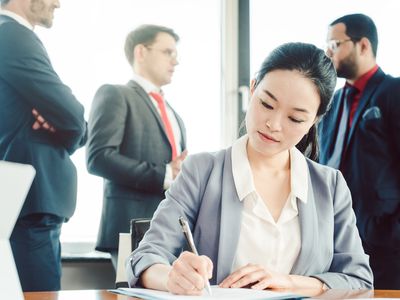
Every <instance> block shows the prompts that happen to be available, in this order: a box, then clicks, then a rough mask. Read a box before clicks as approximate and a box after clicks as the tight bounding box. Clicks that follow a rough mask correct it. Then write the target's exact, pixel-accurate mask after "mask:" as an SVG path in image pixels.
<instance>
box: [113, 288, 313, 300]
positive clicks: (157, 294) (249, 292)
mask: <svg viewBox="0 0 400 300" xmlns="http://www.w3.org/2000/svg"><path fill="white" fill-rule="evenodd" d="M109 291H110V292H113V293H118V294H123V295H128V296H133V297H138V298H142V299H145V300H169V299H182V300H186V299H188V300H199V299H218V300H225V299H226V300H228V299H229V300H231V299H240V300H246V299H248V300H257V299H302V298H306V297H302V296H299V295H294V294H290V293H281V292H274V291H268V290H262V291H260V290H253V289H233V288H231V289H225V288H220V287H218V286H217V285H214V286H211V291H212V296H210V295H208V294H207V292H206V291H204V292H203V295H201V296H182V295H174V294H171V293H169V292H162V291H155V290H150V289H141V288H119V289H115V290H109Z"/></svg>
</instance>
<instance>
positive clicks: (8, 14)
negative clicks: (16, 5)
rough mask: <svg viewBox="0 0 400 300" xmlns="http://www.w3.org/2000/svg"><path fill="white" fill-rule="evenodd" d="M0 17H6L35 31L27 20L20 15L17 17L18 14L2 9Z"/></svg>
mask: <svg viewBox="0 0 400 300" xmlns="http://www.w3.org/2000/svg"><path fill="white" fill-rule="evenodd" d="M0 15H5V16H8V17H10V18H13V19H14V20H15V21H17V22H18V23H19V24H21V25H23V26H25V27H26V28H28V29H29V30H33V26H32V24H31V23H29V22H28V21H27V20H26V19H24V18H23V17H21V16H20V15H17V14H16V13H14V12H12V11H9V10H6V9H0Z"/></svg>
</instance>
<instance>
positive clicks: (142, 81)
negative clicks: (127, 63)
mask: <svg viewBox="0 0 400 300" xmlns="http://www.w3.org/2000/svg"><path fill="white" fill-rule="evenodd" d="M132 79H133V80H134V81H136V82H137V83H138V84H139V85H140V86H141V87H142V88H143V89H144V90H145V91H146V93H147V94H148V93H150V92H156V93H161V90H160V89H159V88H158V87H157V86H156V85H155V84H153V83H152V82H150V81H149V80H147V79H146V78H144V77H142V76H140V75H139V74H137V73H135V72H134V73H133V77H132Z"/></svg>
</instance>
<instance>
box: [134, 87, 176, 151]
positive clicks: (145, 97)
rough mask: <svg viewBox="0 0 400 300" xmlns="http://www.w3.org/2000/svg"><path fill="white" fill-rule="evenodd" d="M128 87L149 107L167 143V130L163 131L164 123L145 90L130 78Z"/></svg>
mask: <svg viewBox="0 0 400 300" xmlns="http://www.w3.org/2000/svg"><path fill="white" fill-rule="evenodd" d="M127 85H128V86H129V87H130V88H133V89H134V90H135V91H136V92H137V93H138V94H139V95H140V96H141V97H142V99H143V102H144V103H145V104H146V105H147V107H148V108H149V109H150V111H151V113H152V114H153V115H154V117H155V118H156V120H157V123H158V125H159V126H160V128H161V130H162V132H163V136H164V138H165V139H166V142H167V143H168V145H169V140H168V135H167V132H166V131H165V127H164V123H163V121H162V119H161V116H160V114H159V113H158V111H157V109H156V108H155V107H154V104H153V103H152V102H151V99H150V96H149V95H147V93H146V91H145V90H144V89H143V88H142V87H141V86H140V85H139V84H137V83H136V82H135V81H133V80H131V81H129V82H128V84H127Z"/></svg>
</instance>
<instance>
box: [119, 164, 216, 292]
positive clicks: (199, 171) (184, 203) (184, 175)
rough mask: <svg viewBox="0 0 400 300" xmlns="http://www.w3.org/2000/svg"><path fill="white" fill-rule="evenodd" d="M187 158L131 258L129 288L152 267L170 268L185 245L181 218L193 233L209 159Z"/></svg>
mask: <svg viewBox="0 0 400 300" xmlns="http://www.w3.org/2000/svg"><path fill="white" fill-rule="evenodd" d="M196 157H197V158H199V156H194V157H193V156H190V157H188V158H187V159H186V160H185V161H184V163H183V165H182V170H181V173H180V174H179V176H178V177H177V179H176V180H175V182H174V183H173V184H172V186H171V187H170V189H169V190H168V191H167V192H166V199H165V200H163V201H162V202H161V203H160V205H159V207H158V209H157V210H156V212H155V214H154V217H153V219H152V221H151V226H150V229H149V231H147V233H146V234H145V236H144V238H143V240H142V241H141V243H140V244H139V247H138V248H137V249H136V250H135V251H134V252H133V253H132V254H131V255H130V256H129V257H128V259H127V261H126V272H127V278H128V283H129V286H131V287H134V286H137V285H138V280H139V277H140V275H141V273H142V272H143V271H144V270H146V269H147V268H149V267H150V266H151V265H154V264H157V263H160V264H167V265H171V264H172V263H173V262H174V261H175V260H176V259H177V257H178V256H179V255H180V253H181V252H182V250H183V248H184V247H185V245H186V242H185V239H184V236H183V233H182V229H181V228H180V226H179V221H178V219H179V217H180V216H184V217H185V218H186V219H187V220H188V222H189V226H190V227H191V229H192V230H193V227H194V224H195V223H196V218H197V213H198V210H199V206H200V202H201V195H202V191H204V186H205V182H206V181H207V178H208V176H209V174H210V169H209V168H208V167H207V166H210V164H209V163H208V160H207V161H206V160H203V159H196Z"/></svg>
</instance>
